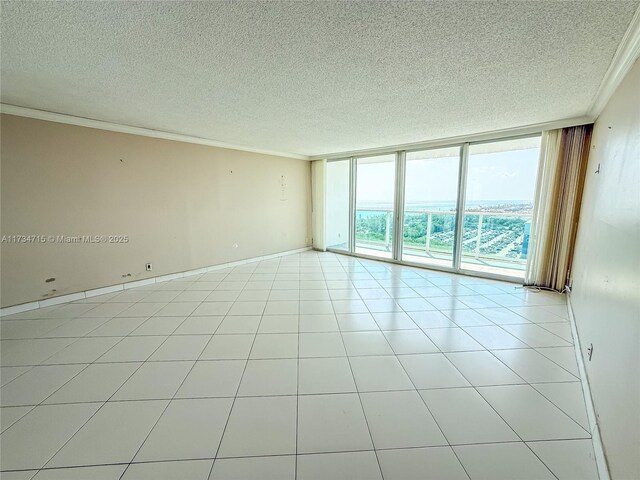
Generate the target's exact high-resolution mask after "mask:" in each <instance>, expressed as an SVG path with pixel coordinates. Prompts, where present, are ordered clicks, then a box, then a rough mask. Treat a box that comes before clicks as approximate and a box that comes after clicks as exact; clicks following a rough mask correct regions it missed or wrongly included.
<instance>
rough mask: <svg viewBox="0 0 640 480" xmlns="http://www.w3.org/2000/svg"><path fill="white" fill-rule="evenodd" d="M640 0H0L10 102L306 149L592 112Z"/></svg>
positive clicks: (217, 137) (312, 150) (336, 147)
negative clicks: (591, 103)
mask: <svg viewBox="0 0 640 480" xmlns="http://www.w3.org/2000/svg"><path fill="white" fill-rule="evenodd" d="M637 6H638V2H637V1H612V2H591V1H578V2H570V1H568V2H546V1H534V2H413V3H409V2H402V3H398V2H319V1H318V2H134V1H127V2H18V1H16V2H4V1H3V2H2V24H1V27H2V38H1V40H2V47H1V54H2V64H1V66H2V76H1V81H2V102H4V103H8V104H13V105H19V106H24V107H31V108H37V109H42V110H48V111H52V112H58V113H65V114H70V115H76V116H81V117H88V118H93V119H98V120H105V121H109V122H116V123H122V124H127V125H133V126H139V127H146V128H152V129H158V130H164V131H169V132H175V133H182V134H187V135H194V136H198V137H203V138H207V139H212V140H218V141H223V142H229V143H235V144H240V145H245V146H249V147H254V148H263V149H270V150H277V151H282V152H288V153H298V154H303V155H317V154H323V153H331V152H339V151H345V150H353V149H361V148H373V147H378V146H384V145H393V144H399V143H408V142H416V141H425V140H430V139H437V138H443V137H449V136H455V135H465V134H472V133H476V132H483V131H490V130H495V129H502V128H510V127H517V126H522V125H528V124H533V123H538V122H545V121H553V120H559V119H564V118H570V117H574V116H581V115H584V114H585V113H586V110H587V109H588V107H589V104H590V102H591V101H592V99H593V98H594V96H595V94H596V92H597V89H598V86H599V84H600V82H601V81H602V79H603V76H604V74H605V72H606V70H607V68H608V66H609V64H610V62H611V59H612V58H613V55H614V53H615V51H616V48H617V47H618V45H619V43H620V40H621V39H622V36H623V35H624V32H625V30H626V28H627V26H628V25H629V23H630V21H631V18H632V16H633V13H634V11H635V9H636V8H637Z"/></svg>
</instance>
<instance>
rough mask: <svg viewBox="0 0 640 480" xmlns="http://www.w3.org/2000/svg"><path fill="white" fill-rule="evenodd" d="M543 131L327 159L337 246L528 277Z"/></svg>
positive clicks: (330, 223)
mask: <svg viewBox="0 0 640 480" xmlns="http://www.w3.org/2000/svg"><path fill="white" fill-rule="evenodd" d="M539 155H540V136H539V135H538V136H531V137H525V138H517V139H508V140H497V141H491V142H477V143H465V144H462V145H456V146H451V147H442V148H433V149H428V150H420V151H410V152H403V151H400V152H396V153H392V154H386V155H377V156H370V157H357V158H349V159H345V160H337V161H330V162H328V163H327V177H326V180H327V182H326V184H327V188H326V223H325V235H326V239H325V240H326V244H327V245H328V248H329V249H331V250H336V251H342V252H348V253H355V254H359V255H365V256H370V257H378V258H383V259H389V260H395V261H401V262H406V263H410V264H419V265H425V266H430V267H435V268H439V269H444V270H447V271H453V272H463V273H464V272H473V273H480V274H487V275H498V276H504V277H512V278H513V277H518V278H523V277H524V272H525V269H526V264H527V255H528V247H529V233H530V231H531V218H532V215H533V207H534V204H533V203H534V191H535V185H536V176H537V170H538V161H539V160H538V159H539Z"/></svg>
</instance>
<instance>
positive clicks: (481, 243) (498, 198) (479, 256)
mask: <svg viewBox="0 0 640 480" xmlns="http://www.w3.org/2000/svg"><path fill="white" fill-rule="evenodd" d="M539 155H540V137H533V138H525V139H519V140H508V141H502V142H492V143H483V144H478V145H471V146H470V148H469V166H468V170H467V191H466V199H465V206H464V224H463V238H462V261H461V265H460V267H461V268H463V269H467V270H475V271H479V272H490V273H498V274H503V275H509V276H517V277H521V278H523V277H524V271H525V268H526V264H527V247H528V244H529V231H530V229H531V216H532V213H533V199H534V191H535V185H536V177H537V173H538V158H539Z"/></svg>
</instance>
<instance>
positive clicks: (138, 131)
mask: <svg viewBox="0 0 640 480" xmlns="http://www.w3.org/2000/svg"><path fill="white" fill-rule="evenodd" d="M0 113H4V114H7V115H16V116H18V117H27V118H34V119H36V120H46V121H48V122H56V123H65V124H68V125H76V126H79V127H88V128H96V129H98V130H108V131H110V132H119V133H128V134H131V135H140V136H143V137H151V138H161V139H163V140H173V141H175V142H184V143H194V144H197V145H207V146H209V147H218V148H227V149H230V150H240V151H243V152H251V153H260V154H263V155H275V156H278V157H288V158H295V159H298V160H309V157H308V156H306V155H298V154H295V153H286V152H276V151H272V150H264V149H261V148H253V147H247V146H243V145H235V144H233V143H226V142H219V141H217V140H210V139H208V138H201V137H192V136H190V135H182V134H179V133H171V132H165V131H162V130H153V129H149V128H142V127H134V126H131V125H123V124H119V123H111V122H104V121H102V120H94V119H92V118H84V117H76V116H73V115H65V114H63V113H55V112H48V111H46V110H37V109H34V108H26V107H19V106H17V105H9V104H6V103H2V104H0Z"/></svg>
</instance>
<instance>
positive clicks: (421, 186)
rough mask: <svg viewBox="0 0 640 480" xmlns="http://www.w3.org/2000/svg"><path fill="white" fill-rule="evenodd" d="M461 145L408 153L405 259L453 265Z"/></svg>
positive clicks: (403, 240) (447, 265)
mask: <svg viewBox="0 0 640 480" xmlns="http://www.w3.org/2000/svg"><path fill="white" fill-rule="evenodd" d="M459 167H460V147H449V148H438V149H432V150H423V151H419V152H408V153H407V154H406V166H405V186H404V188H405V193H404V212H403V236H402V260H404V261H407V262H413V263H421V264H425V265H439V266H443V267H450V268H451V267H453V252H454V247H455V233H456V207H457V200H458V170H459Z"/></svg>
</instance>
